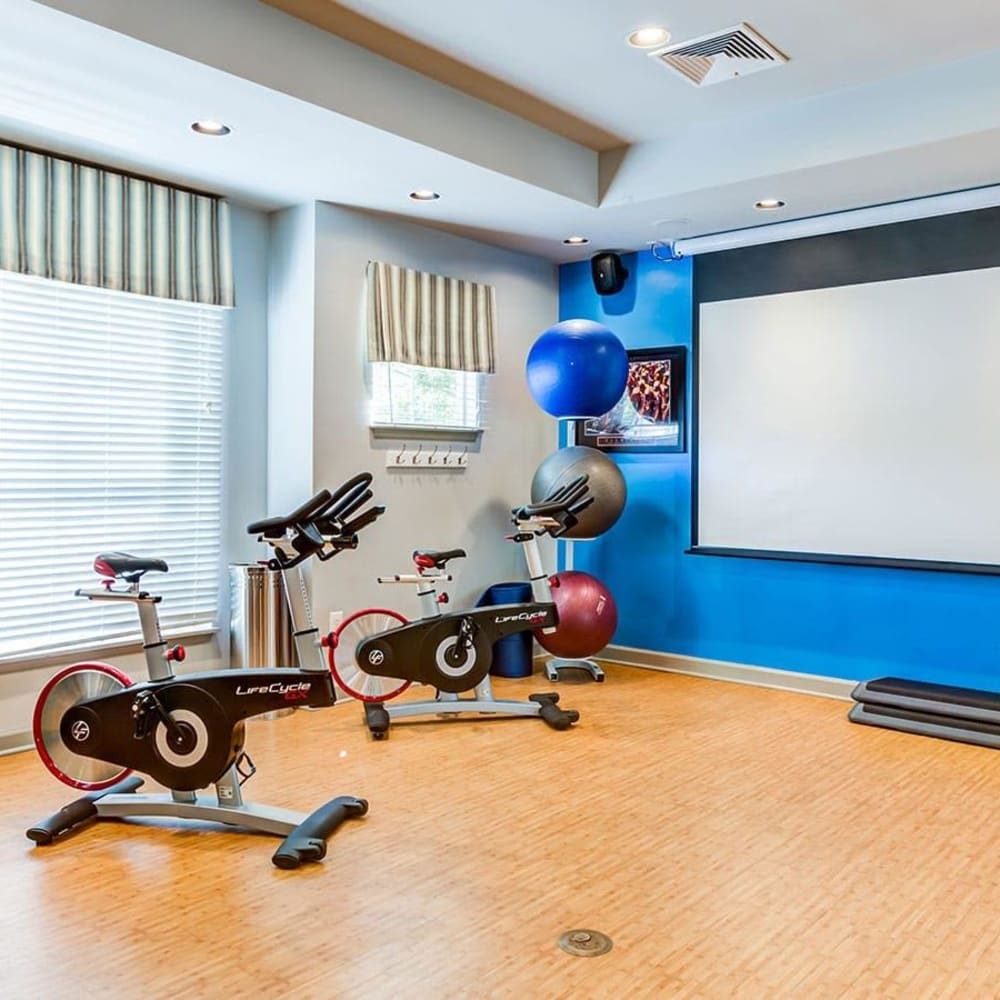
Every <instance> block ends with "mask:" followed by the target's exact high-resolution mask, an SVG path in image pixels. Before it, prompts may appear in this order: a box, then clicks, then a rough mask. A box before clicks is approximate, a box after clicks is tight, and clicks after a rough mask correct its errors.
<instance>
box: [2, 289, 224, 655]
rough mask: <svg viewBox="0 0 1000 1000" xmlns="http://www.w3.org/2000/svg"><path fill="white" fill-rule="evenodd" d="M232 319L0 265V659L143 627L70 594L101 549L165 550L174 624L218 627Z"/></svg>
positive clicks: (165, 611) (164, 578) (164, 589)
mask: <svg viewBox="0 0 1000 1000" xmlns="http://www.w3.org/2000/svg"><path fill="white" fill-rule="evenodd" d="M225 315H226V313H225V311H224V310H222V309H219V308H215V307H211V306H205V305H199V304H194V303H185V302H178V301H174V300H170V299H160V298H151V297H148V296H142V295H129V294H125V293H122V292H112V291H107V290H104V289H95V288H88V287H85V286H82V285H73V284H64V283H61V282H55V281H49V280H45V279H42V278H35V277H27V276H23V275H17V274H11V273H6V272H0V558H2V559H3V572H2V573H0V659H2V660H12V659H14V660H16V659H19V658H23V657H25V656H26V655H28V654H36V653H39V652H43V651H55V650H65V649H70V648H76V647H79V648H87V647H89V648H92V647H93V646H94V645H95V644H99V643H100V642H103V641H107V640H111V639H117V638H123V637H126V636H134V635H137V634H138V626H137V621H138V619H137V616H136V614H135V608H134V607H132V606H131V605H129V606H128V607H126V608H118V607H117V606H113V605H108V604H103V603H95V602H88V601H86V600H84V599H82V598H77V597H74V596H73V594H74V590H75V589H76V588H77V587H80V586H85V585H88V584H91V583H93V582H94V581H95V579H96V578H95V577H94V575H93V571H92V568H91V566H92V562H93V558H94V556H95V555H96V554H97V553H98V552H100V551H113V550H116V549H119V550H124V551H127V552H132V553H133V554H137V555H148V556H157V557H161V558H163V559H166V561H167V563H168V564H169V566H170V572H169V573H167V574H162V575H161V574H150V575H149V576H148V577H146V580H147V581H148V585H149V588H150V589H151V590H152V591H153V592H155V593H162V594H163V596H164V602H163V604H162V605H161V620H162V622H163V624H164V626H165V628H167V629H171V630H178V629H184V630H193V629H198V628H199V627H207V626H211V625H212V624H213V623H214V621H215V615H216V609H217V603H218V587H219V573H220V562H221V556H220V548H219V545H220V542H219V539H220V533H221V524H220V520H221V517H220V513H221V511H220V503H221V501H220V497H221V481H220V480H221V435H222V412H221V411H222V346H223V344H222V332H223V323H224V320H225Z"/></svg>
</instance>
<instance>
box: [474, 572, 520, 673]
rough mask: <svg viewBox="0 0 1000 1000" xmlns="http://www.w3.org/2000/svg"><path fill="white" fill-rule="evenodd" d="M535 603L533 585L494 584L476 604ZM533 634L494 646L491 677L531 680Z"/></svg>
mask: <svg viewBox="0 0 1000 1000" xmlns="http://www.w3.org/2000/svg"><path fill="white" fill-rule="evenodd" d="M530 600H531V584H530V583H494V584H493V586H492V587H487V588H486V592H485V593H484V594H483V596H482V597H480V598H479V600H478V601H477V602H476V606H477V607H485V606H486V605H488V604H521V603H523V602H524V601H530ZM533 638H534V637H533V635H532V633H531V632H515V633H514V634H513V635H508V636H504V638H502V639H498V640H497V641H496V642H495V643H494V644H493V666H492V667H491V668H490V673H491V674H495V675H496V676H497V677H530V676H531V674H532V663H531V643H532V639H533Z"/></svg>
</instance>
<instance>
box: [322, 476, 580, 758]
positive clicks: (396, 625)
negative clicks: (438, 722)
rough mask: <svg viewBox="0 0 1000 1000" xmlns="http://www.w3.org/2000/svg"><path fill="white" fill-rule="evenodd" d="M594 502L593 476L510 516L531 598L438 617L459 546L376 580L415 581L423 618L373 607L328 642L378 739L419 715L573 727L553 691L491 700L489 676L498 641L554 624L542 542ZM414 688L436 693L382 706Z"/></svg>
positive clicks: (572, 716) (572, 714) (573, 714)
mask: <svg viewBox="0 0 1000 1000" xmlns="http://www.w3.org/2000/svg"><path fill="white" fill-rule="evenodd" d="M591 503H593V497H592V496H590V492H589V488H588V486H587V477H586V476H580V477H578V478H577V479H575V480H573V481H572V482H571V483H568V484H567V485H565V486H564V487H561V488H560V489H558V490H556V491H554V492H553V493H552V494H551V495H550V496H549V497H547V498H546V499H545V500H543V501H542V502H540V503H536V504H528V505H527V506H524V507H517V508H515V509H514V510H513V511H512V512H511V514H512V520H513V523H514V525H515V527H516V529H517V530H516V532H515V534H513V535H509V536H508V539H509V540H510V541H513V542H515V543H516V544H518V545H521V546H522V549H523V552H524V556H525V560H526V562H527V566H528V574H529V577H530V580H531V588H532V597H533V600H532V601H531V602H528V603H524V604H499V605H493V606H491V607H484V608H475V609H468V610H465V611H452V612H449V613H448V614H442V613H441V605H442V604H446V603H447V602H448V595H447V594H445V593H440V594H439V593H438V590H437V587H438V584H440V583H446V582H450V581H451V579H452V577H451V575H450V574H449V573H448V572H447V564H448V563H449V562H451V561H452V560H454V559H461V558H464V556H465V552H464V550H462V549H448V550H445V551H438V550H434V549H418V550H417V551H415V552H414V553H413V562H414V565H415V567H416V570H417V571H416V573H407V574H400V575H397V576H385V577H379V578H378V582H379V583H382V584H390V583H402V584H412V585H415V586H416V587H417V588H418V589H417V595H418V597H419V598H420V606H421V611H422V617H421V618H420V619H419V620H418V621H415V622H409V623H408V622H407V620H406V619H405V618H404V617H403V616H402V615H400V614H397V613H396V612H395V611H390V610H388V609H385V608H368V609H367V610H364V611H359V612H357V613H355V614H353V615H351V616H350V617H348V618H346V619H345V620H344V621H343V622H342V624H341V625H340V627H339V628H338V629H337V630H336V631H335V632H333V633H332V634H331V635H329V636H327V637H326V639H325V640H324V643H325V644H326V645H327V646H328V647H329V659H330V670H331V672H332V673H333V675H334V677H335V678H336V679H337V683H338V684H339V685H340V686H341V687H342V688H343V689H344V690H345V691H346V692H347V693H348V694H350V695H351V696H352V697H354V698H357V699H358V700H359V701H361V702H363V703H364V707H365V721H366V723H367V725H368V729H369V731H370V732H371V734H372V736H373V737H374V738H375V739H385V738H386V737H387V736H388V734H389V725H390V722H391V721H392V720H393V719H404V718H412V717H414V716H420V715H439V716H448V715H458V714H460V713H465V712H477V713H480V714H483V715H511V716H523V717H529V718H540V719H541V720H542V721H543V722H546V723H547V724H548V725H549V726H551V727H552V728H553V729H568V728H569V727H570V726H571V725H572V724H573V723H574V722H576V721H577V720H578V719H579V718H580V713H579V712H577V711H574V710H572V709H569V710H567V709H562V708H560V707H559V705H558V701H559V695H558V694H555V693H548V694H533V695H529V696H528V701H512V700H506V699H498V698H495V697H494V696H493V689H492V685H491V683H490V674H489V672H490V666H491V665H492V662H493V644H494V643H495V642H496V641H497V640H499V639H502V638H503V637H504V636H507V635H512V634H514V633H516V632H529V631H534V630H538V629H541V630H545V631H551V630H554V629H555V627H556V626H557V625H558V623H559V616H558V613H557V611H556V606H555V603H554V602H553V600H552V590H551V587H550V584H549V575H548V574H547V573H546V572H545V570H544V568H543V567H542V559H541V553H540V552H539V549H538V538H539V537H541V536H542V535H544V534H548V535H551V536H552V537H558V536H559V535H562V534H564V533H565V532H566V531H568V530H570V529H571V528H572V527H573V526H574V525H575V524H576V523H577V515H578V514H580V512H581V511H583V510H584V509H586V508H587V507H589V506H590V504H591ZM413 683H418V684H427V685H430V686H431V687H434V688H436V694H435V697H434V699H433V700H428V701H408V702H401V703H399V704H396V705H386V704H385V702H388V701H390V700H392V699H393V698H396V697H397V696H398V695H401V694H402V693H403V692H404V691H405V690H406V689H407V688H409V687H410V685H411V684H413ZM465 691H472V692H473V694H472V696H471V697H461V694H462V692H465Z"/></svg>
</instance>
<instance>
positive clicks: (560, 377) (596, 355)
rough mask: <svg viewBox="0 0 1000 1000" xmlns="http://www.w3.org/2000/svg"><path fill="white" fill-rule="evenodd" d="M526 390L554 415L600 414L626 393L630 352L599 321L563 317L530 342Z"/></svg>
mask: <svg viewBox="0 0 1000 1000" xmlns="http://www.w3.org/2000/svg"><path fill="white" fill-rule="evenodd" d="M526 369H527V375H528V389H529V391H530V392H531V395H532V396H533V397H534V400H535V402H536V403H537V404H538V405H539V406H540V407H541V408H542V409H543V410H544V411H545V412H546V413H549V414H551V415H552V416H553V417H558V418H560V419H562V418H582V417H600V416H602V415H603V414H605V413H607V412H608V410H610V409H611V408H612V407H613V406H614V405H615V403H617V402H618V400H619V399H621V397H622V393H624V392H625V383H626V381H627V380H628V354H627V353H626V351H625V347H624V345H623V344H622V342H621V341H620V340H619V339H618V338H617V337H616V336H615V335H614V334H613V333H612V332H611V331H610V330H609V329H608V328H607V327H606V326H603V325H602V324H601V323H594V322H593V321H591V320H589V319H567V320H564V321H563V322H562V323H556V325H555V326H550V327H549V328H548V329H547V330H546V331H545V332H544V333H543V334H542V335H541V336H540V337H539V338H538V340H536V341H535V343H534V344H533V345H532V347H531V350H530V351H529V352H528V363H527V366H526Z"/></svg>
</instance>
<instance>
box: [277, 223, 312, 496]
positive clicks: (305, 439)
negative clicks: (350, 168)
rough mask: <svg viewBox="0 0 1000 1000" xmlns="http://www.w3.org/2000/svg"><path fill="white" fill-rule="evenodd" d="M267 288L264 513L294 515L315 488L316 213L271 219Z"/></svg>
mask: <svg viewBox="0 0 1000 1000" xmlns="http://www.w3.org/2000/svg"><path fill="white" fill-rule="evenodd" d="M269 263H270V266H269V272H268V281H267V319H266V323H267V344H268V353H267V416H268V427H267V506H268V510H269V511H271V512H272V513H279V512H285V511H288V510H291V509H293V508H294V507H296V506H297V505H298V504H299V503H301V502H302V501H303V500H305V499H306V498H307V497H308V495H309V492H310V490H311V489H312V484H313V464H312V454H313V448H312V435H313V363H314V359H313V330H314V327H315V311H316V306H315V275H316V209H315V206H314V205H312V204H309V205H300V206H298V207H296V208H289V209H286V210H285V211H283V212H275V213H274V214H273V215H272V216H271V242H270V253H269Z"/></svg>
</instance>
